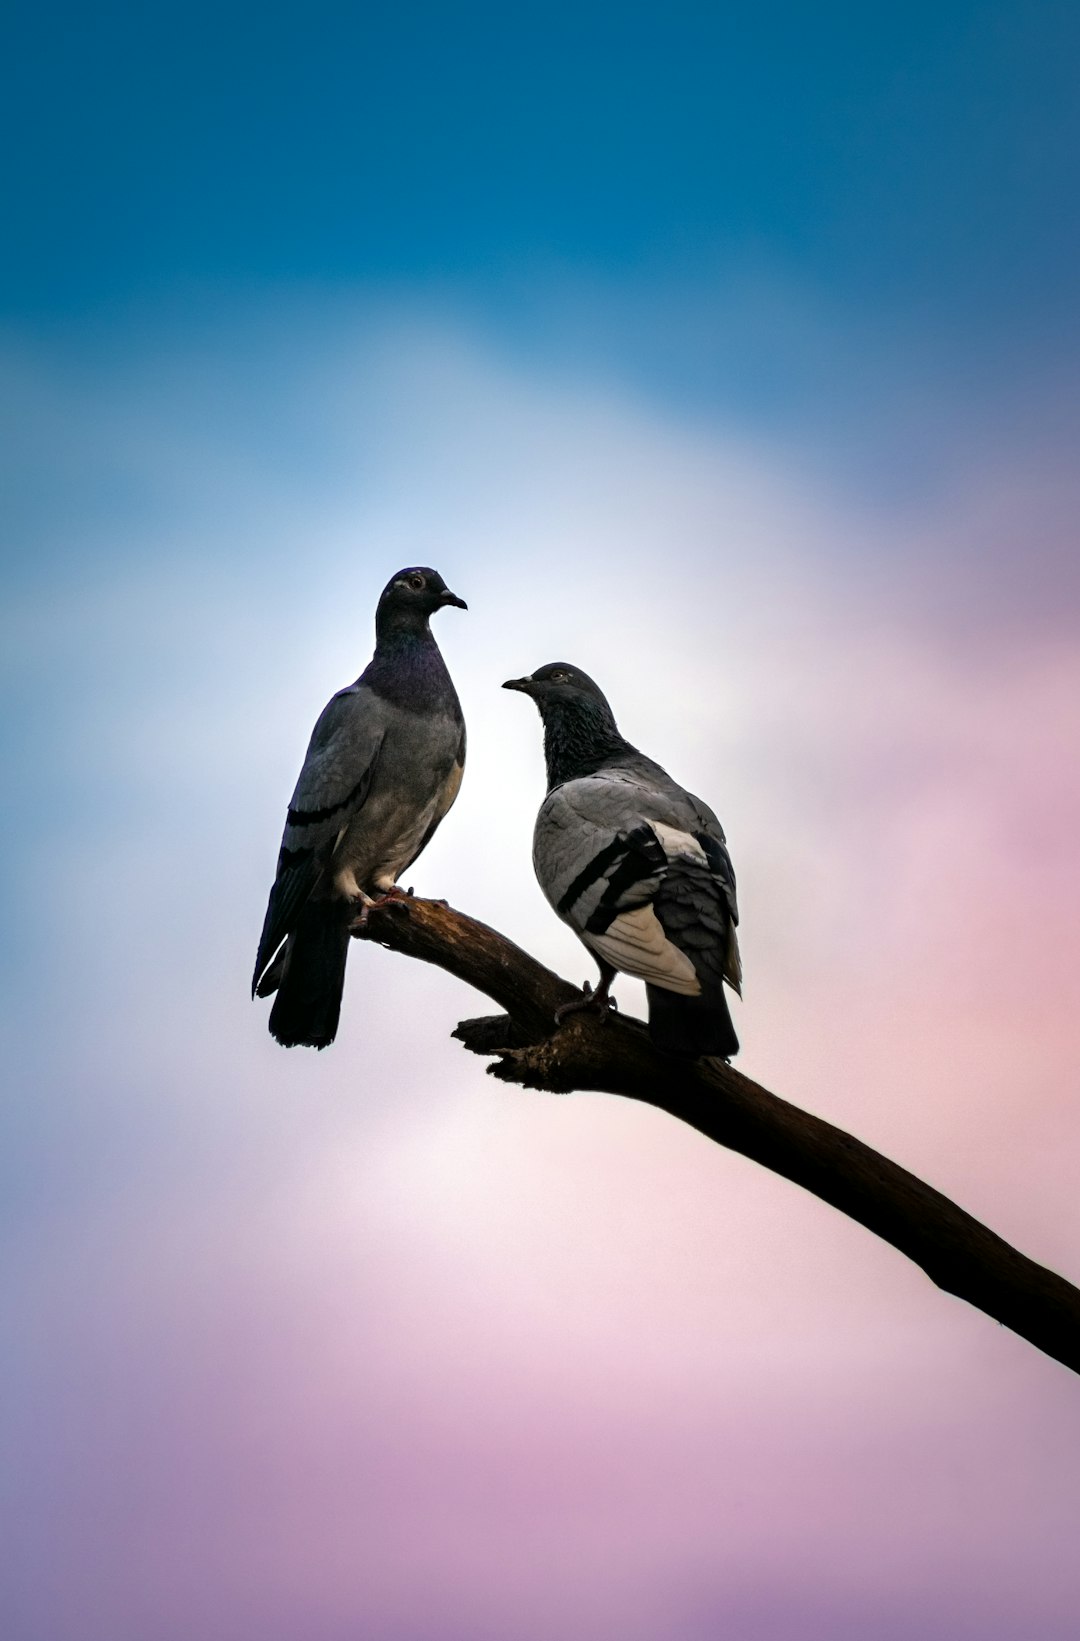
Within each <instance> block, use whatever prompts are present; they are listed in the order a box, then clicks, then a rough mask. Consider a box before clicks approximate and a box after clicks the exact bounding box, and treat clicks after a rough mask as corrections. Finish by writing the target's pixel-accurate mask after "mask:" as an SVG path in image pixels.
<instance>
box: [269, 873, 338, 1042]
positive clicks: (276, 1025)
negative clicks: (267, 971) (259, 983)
mask: <svg viewBox="0 0 1080 1641" xmlns="http://www.w3.org/2000/svg"><path fill="white" fill-rule="evenodd" d="M348 913H349V906H348V903H347V902H345V901H341V900H309V901H308V902H307V904H306V906H305V907H304V908H303V910H302V911H301V913H300V916H299V918H298V919H297V924H296V928H295V929H294V930H293V932H292V934H291V935H290V936H289V940H288V944H287V946H286V948H285V956H284V961H283V963H282V964H281V968H280V977H279V979H278V988H277V996H276V998H275V999H274V1006H273V1008H272V1009H271V1010H270V1034H271V1036H273V1037H276V1038H277V1040H278V1042H279V1043H281V1044H282V1045H283V1046H284V1047H285V1048H295V1047H296V1046H297V1045H299V1044H304V1045H306V1046H307V1047H309V1048H325V1047H326V1046H327V1044H328V1043H332V1042H333V1041H334V1034H335V1033H336V1031H337V1028H338V1016H339V1015H340V1013H341V993H342V990H343V988H344V985H345V959H346V957H347V956H348V954H349V929H348ZM276 967H277V966H276V965H275V969H276Z"/></svg>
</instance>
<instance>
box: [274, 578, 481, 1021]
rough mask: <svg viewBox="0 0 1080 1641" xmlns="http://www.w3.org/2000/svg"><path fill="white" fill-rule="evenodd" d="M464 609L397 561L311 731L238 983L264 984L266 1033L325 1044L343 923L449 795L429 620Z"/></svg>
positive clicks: (456, 726) (443, 706)
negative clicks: (362, 646)
mask: <svg viewBox="0 0 1080 1641" xmlns="http://www.w3.org/2000/svg"><path fill="white" fill-rule="evenodd" d="M446 604H455V605H457V607H458V609H461V610H464V609H467V608H468V605H467V604H466V603H465V601H464V599H461V598H458V596H457V594H456V593H452V592H451V591H450V589H449V588H448V587H447V585H446V583H445V582H444V580H443V578H442V576H441V575H439V574H438V572H437V571H435V570H430V569H427V568H425V567H421V566H416V567H410V568H408V569H404V570H399V571H398V573H397V575H395V576H393V577H392V578H391V579H390V581H388V582H387V584H386V587H385V588H384V589H383V592H382V596H381V597H380V599H379V603H378V607H377V609H376V611H375V654H374V656H373V657H372V659H371V661H370V662H369V663H368V665H367V667H366V668H365V669H364V671H363V672H362V673H361V674H360V677H359V678H358V679H357V680H356V682H355V684H350V685H349V686H348V688H347V689H343V690H339V691H338V693H337V694H336V695H335V696H334V697H333V699H332V700H331V701H330V702H329V703H328V704H327V706H326V707H325V709H324V710H323V712H322V714H321V715H320V717H319V720H318V722H317V723H316V725H315V728H314V730H313V731H312V735H311V741H310V742H309V744H308V749H307V756H306V757H305V759H304V766H303V768H302V769H301V771H300V778H299V779H298V781H297V783H296V790H295V791H294V792H293V795H292V798H291V799H290V802H289V812H288V818H287V819H286V822H285V831H284V834H283V836H282V839H281V852H280V854H279V855H278V863H277V876H276V878H275V879H274V885H273V887H272V889H271V890H270V902H269V905H268V906H267V908H266V920H265V922H264V923H263V931H262V937H261V939H260V941H259V951H258V956H257V957H256V959H255V973H254V976H253V977H252V982H251V995H252V997H254V996H256V994H257V995H258V996H260V997H266V996H269V994H270V993H271V992H274V991H276V992H277V997H276V998H275V1000H274V1006H273V1009H272V1010H271V1013H270V1032H271V1034H272V1036H274V1037H275V1038H276V1039H277V1041H278V1042H279V1043H282V1044H284V1045H285V1047H287V1048H291V1047H293V1046H294V1045H296V1044H298V1043H304V1044H308V1045H310V1046H311V1047H313V1048H325V1047H326V1046H327V1044H328V1043H332V1042H333V1040H334V1035H335V1033H336V1031H337V1027H338V1016H339V1014H340V1012H341V993H342V988H343V986H344V983H345V959H346V956H347V954H348V948H349V925H350V923H351V922H352V921H353V920H354V919H355V918H356V917H357V915H358V914H359V915H360V916H363V915H365V909H366V908H367V907H370V906H371V905H374V904H375V903H376V901H377V899H378V898H379V897H384V898H385V897H387V896H390V895H392V894H395V893H398V894H400V893H401V892H402V891H400V890H395V888H394V885H395V884H396V883H397V880H398V878H399V877H400V876H401V874H402V872H404V871H406V870H407V868H408V867H409V866H411V865H412V863H413V861H414V860H415V859H416V857H417V855H419V853H420V851H421V850H422V849H423V848H424V847H425V845H426V844H427V843H429V842H430V840H431V838H432V836H433V834H434V832H435V829H436V827H437V826H438V824H439V822H440V821H441V820H442V818H443V816H444V815H445V814H446V812H447V810H448V809H449V808H450V805H451V804H452V803H453V801H454V799H455V798H456V797H457V793H458V788H459V786H460V785H461V775H462V770H463V768H464V765H465V720H464V718H463V717H462V713H461V705H460V703H459V701H458V698H457V692H456V691H455V689H454V686H453V683H452V682H451V680H450V674H449V673H448V672H447V670H446V663H445V662H444V661H443V658H442V655H441V653H440V651H439V647H438V645H437V644H436V642H435V639H434V636H433V635H432V632H431V628H430V627H429V625H428V620H429V618H430V616H431V615H432V614H433V613H434V611H436V610H440V609H442V608H443V606H444V605H446Z"/></svg>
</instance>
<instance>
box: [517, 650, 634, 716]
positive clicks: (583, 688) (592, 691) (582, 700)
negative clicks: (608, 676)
mask: <svg viewBox="0 0 1080 1641" xmlns="http://www.w3.org/2000/svg"><path fill="white" fill-rule="evenodd" d="M503 689H516V690H520V691H521V693H522V695H531V696H532V698H533V700H534V701H535V702H536V704H537V706H538V707H539V708H540V713H541V716H546V715H547V714H548V713H549V712H551V711H556V712H557V711H559V709H560V708H563V709H565V708H567V707H569V708H570V709H571V711H572V710H573V709H574V708H575V707H577V708H579V709H581V708H583V709H585V710H586V711H591V712H595V710H596V708H597V707H598V706H599V707H601V708H602V709H603V711H604V712H605V713H606V714H607V715H608V716H609V717H610V716H611V708H610V707H609V706H608V703H607V698H606V697H605V695H604V692H603V690H602V689H601V688H600V686H599V684H594V683H593V681H592V679H591V678H590V677H589V675H588V673H587V672H582V670H581V668H580V667H572V666H571V665H570V663H569V662H568V661H549V662H548V664H547V666H546V667H538V668H537V669H536V671H535V672H534V673H532V674H530V676H529V677H528V678H508V679H507V680H506V683H505V684H504V685H503Z"/></svg>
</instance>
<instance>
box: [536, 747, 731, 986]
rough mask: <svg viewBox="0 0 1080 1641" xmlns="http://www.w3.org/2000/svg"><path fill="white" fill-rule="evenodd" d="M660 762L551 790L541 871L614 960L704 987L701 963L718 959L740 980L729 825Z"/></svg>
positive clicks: (543, 822) (594, 945) (647, 974)
mask: <svg viewBox="0 0 1080 1641" xmlns="http://www.w3.org/2000/svg"><path fill="white" fill-rule="evenodd" d="M643 761H644V760H643ZM655 767H656V774H655V775H653V774H652V772H651V770H650V771H649V772H648V773H645V772H637V771H634V772H632V773H631V772H627V773H623V772H621V771H615V770H605V771H602V772H601V773H599V774H597V775H591V776H587V777H585V778H583V779H581V780H576V781H568V782H566V783H565V785H563V786H560V787H556V788H555V790H554V791H553V792H551V793H549V794H548V797H547V798H546V800H545V801H544V803H543V805H542V806H541V809H540V814H539V816H538V818H537V825H536V835H535V839H534V849H533V860H534V865H535V867H536V875H537V877H538V879H539V881H540V885H541V888H542V889H543V890H544V893H545V894H546V896H547V898H548V900H549V901H550V902H551V904H552V906H553V907H554V908H555V911H556V912H557V913H558V915H559V916H560V917H561V918H563V920H564V921H565V922H567V923H569V925H570V927H571V928H572V929H574V930H575V932H576V933H577V934H578V935H579V936H580V937H581V939H582V940H583V941H584V942H585V944H586V945H587V946H589V947H590V948H591V950H592V951H594V952H595V953H596V955H597V956H598V957H600V958H603V959H604V960H605V961H606V962H608V963H610V964H611V965H612V966H613V967H614V968H617V969H621V970H623V971H624V972H625V973H627V974H633V975H637V976H638V977H639V978H640V979H642V980H645V981H647V982H648V983H650V984H652V985H656V986H659V987H661V988H662V989H664V990H666V991H673V992H677V993H680V994H682V995H685V996H697V995H698V994H699V993H700V991H701V974H700V972H699V971H701V970H702V968H703V967H706V968H711V967H712V966H713V965H714V964H715V965H718V966H719V968H720V969H721V971H722V972H723V974H724V975H725V977H726V978H727V980H728V982H729V984H731V985H732V986H734V987H735V989H736V990H737V989H738V986H739V981H740V971H739V963H738V945H737V942H736V939H735V931H734V923H735V917H736V916H737V913H736V910H735V877H734V872H733V871H732V869H731V859H730V856H729V855H728V852H727V846H726V843H725V841H724V834H723V831H722V829H721V827H720V823H719V821H718V820H717V819H716V816H715V815H714V814H713V813H712V811H711V810H710V809H708V808H707V806H705V805H703V804H700V803H699V802H698V800H697V799H696V798H694V797H693V796H692V795H691V794H690V793H687V792H685V791H684V790H683V789H682V788H681V787H679V786H677V785H676V784H675V782H673V781H672V780H671V778H670V776H668V775H666V774H665V773H664V771H663V770H661V769H659V766H655ZM661 778H662V780H661ZM658 914H659V915H658Z"/></svg>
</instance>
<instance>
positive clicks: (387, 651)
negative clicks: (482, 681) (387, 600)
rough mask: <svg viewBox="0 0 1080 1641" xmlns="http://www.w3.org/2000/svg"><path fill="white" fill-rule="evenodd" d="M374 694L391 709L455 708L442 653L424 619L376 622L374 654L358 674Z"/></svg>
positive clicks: (453, 691) (451, 686) (455, 695)
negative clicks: (398, 707)
mask: <svg viewBox="0 0 1080 1641" xmlns="http://www.w3.org/2000/svg"><path fill="white" fill-rule="evenodd" d="M361 680H362V682H363V683H365V684H366V685H367V687H368V688H369V689H371V690H374V692H375V694H376V695H378V696H380V697H381V698H382V699H383V700H384V701H389V702H390V703H391V705H393V706H400V707H404V708H406V710H408V711H413V712H424V711H429V710H431V709H433V708H438V707H444V706H445V707H448V708H450V709H451V710H453V709H455V708H457V705H458V700H457V694H456V691H455V690H454V686H453V684H452V682H451V680H450V674H449V673H448V672H447V670H446V662H445V661H444V660H443V658H442V651H441V650H440V649H439V646H438V644H436V642H435V635H434V633H433V632H432V630H431V628H430V627H429V626H428V624H427V620H426V618H425V619H424V620H422V621H420V622H417V621H415V620H412V621H409V620H401V619H398V620H392V619H388V620H384V621H382V622H379V621H378V620H377V621H376V626H375V654H374V655H373V656H372V658H371V660H370V661H369V662H368V665H367V666H366V667H365V669H364V671H363V673H362V674H361Z"/></svg>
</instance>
